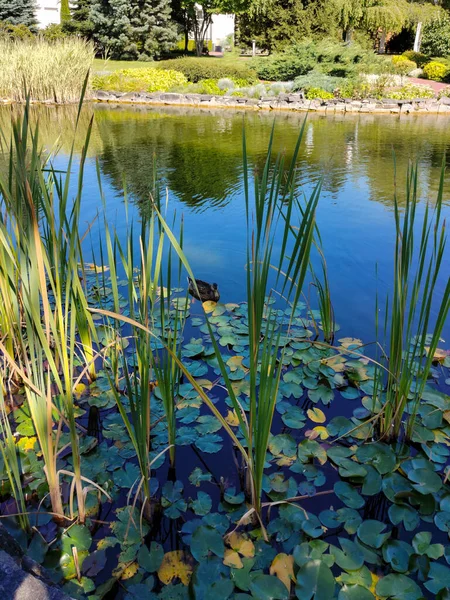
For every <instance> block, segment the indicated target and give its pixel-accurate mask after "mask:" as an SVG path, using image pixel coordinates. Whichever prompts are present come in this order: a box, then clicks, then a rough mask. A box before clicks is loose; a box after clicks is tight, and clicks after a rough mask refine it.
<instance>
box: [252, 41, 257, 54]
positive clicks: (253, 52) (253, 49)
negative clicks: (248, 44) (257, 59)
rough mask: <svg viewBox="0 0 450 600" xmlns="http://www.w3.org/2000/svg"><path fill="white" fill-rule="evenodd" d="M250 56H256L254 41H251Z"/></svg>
mask: <svg viewBox="0 0 450 600" xmlns="http://www.w3.org/2000/svg"><path fill="white" fill-rule="evenodd" d="M252 55H253V56H256V41H255V40H253V41H252Z"/></svg>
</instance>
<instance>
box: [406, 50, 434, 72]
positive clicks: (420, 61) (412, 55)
mask: <svg viewBox="0 0 450 600" xmlns="http://www.w3.org/2000/svg"><path fill="white" fill-rule="evenodd" d="M402 56H404V57H405V58H407V59H408V60H412V61H413V62H415V63H416V65H417V66H418V67H419V68H420V69H421V68H422V67H423V66H424V65H426V64H427V62H430V59H429V58H428V56H427V55H426V54H423V53H422V52H414V50H407V51H406V52H403V54H402Z"/></svg>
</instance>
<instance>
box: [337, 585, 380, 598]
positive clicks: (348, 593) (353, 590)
mask: <svg viewBox="0 0 450 600" xmlns="http://www.w3.org/2000/svg"><path fill="white" fill-rule="evenodd" d="M338 600H375V596H374V595H373V594H372V592H371V591H370V590H368V589H367V588H365V587H363V586H362V585H344V586H343V587H342V588H341V590H340V592H339V596H338Z"/></svg>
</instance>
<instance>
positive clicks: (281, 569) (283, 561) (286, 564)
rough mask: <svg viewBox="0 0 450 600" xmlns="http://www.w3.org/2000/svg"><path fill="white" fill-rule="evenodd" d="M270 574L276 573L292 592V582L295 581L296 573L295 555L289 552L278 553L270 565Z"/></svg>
mask: <svg viewBox="0 0 450 600" xmlns="http://www.w3.org/2000/svg"><path fill="white" fill-rule="evenodd" d="M270 574H271V575H276V576H277V577H278V579H279V580H280V581H282V582H283V583H284V585H285V586H286V587H287V590H288V592H289V593H290V592H291V582H292V581H295V575H294V557H293V556H290V555H289V554H284V553H283V552H282V553H281V554H278V555H277V556H275V558H274V559H273V561H272V564H271V565H270Z"/></svg>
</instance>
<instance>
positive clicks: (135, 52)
mask: <svg viewBox="0 0 450 600" xmlns="http://www.w3.org/2000/svg"><path fill="white" fill-rule="evenodd" d="M90 17H91V21H92V25H93V34H94V38H95V39H96V40H97V41H98V42H99V43H100V44H101V45H102V46H103V47H104V48H105V50H107V51H108V52H109V54H110V56H111V57H112V58H139V59H144V60H145V59H146V58H154V57H158V56H159V55H160V54H161V53H162V52H165V51H167V50H169V49H170V47H171V46H172V45H173V44H174V43H175V42H176V39H177V31H176V25H175V23H173V22H172V21H171V18H170V17H171V6H170V0H93V2H92V9H91V13H90Z"/></svg>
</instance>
